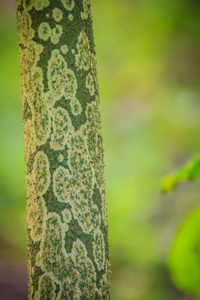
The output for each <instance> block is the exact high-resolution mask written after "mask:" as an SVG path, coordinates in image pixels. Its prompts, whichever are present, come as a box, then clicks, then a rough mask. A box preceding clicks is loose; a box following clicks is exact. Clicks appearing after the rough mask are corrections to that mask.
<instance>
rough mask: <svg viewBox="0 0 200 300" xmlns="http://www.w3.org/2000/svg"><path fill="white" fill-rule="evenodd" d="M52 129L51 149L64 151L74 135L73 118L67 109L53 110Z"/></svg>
mask: <svg viewBox="0 0 200 300" xmlns="http://www.w3.org/2000/svg"><path fill="white" fill-rule="evenodd" d="M51 114H52V128H53V132H52V134H51V142H50V147H51V148H52V149H54V150H56V151H57V150H63V149H65V145H66V144H67V143H69V139H70V136H71V135H72V134H73V128H72V124H71V118H70V116H69V114H68V112H67V110H66V109H64V108H61V107H58V108H53V109H52V110H51Z"/></svg>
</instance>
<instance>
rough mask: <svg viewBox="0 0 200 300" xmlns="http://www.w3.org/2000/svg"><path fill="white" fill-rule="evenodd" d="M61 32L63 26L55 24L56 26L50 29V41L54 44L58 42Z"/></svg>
mask: <svg viewBox="0 0 200 300" xmlns="http://www.w3.org/2000/svg"><path fill="white" fill-rule="evenodd" d="M62 33H63V28H62V26H61V25H58V24H57V25H56V27H54V28H53V29H52V30H51V37H50V38H51V42H52V43H53V44H54V45H55V44H57V43H58V42H59V40H60V37H61V35H62Z"/></svg>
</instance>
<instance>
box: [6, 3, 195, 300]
mask: <svg viewBox="0 0 200 300" xmlns="http://www.w3.org/2000/svg"><path fill="white" fill-rule="evenodd" d="M14 2H15V1H11V0H10V1H8V0H4V1H3V0H1V1H0V299H2V300H18V299H19V300H22V299H27V271H26V264H27V261H26V248H27V239H26V216H25V167H24V148H23V130H22V110H21V90H20V70H19V55H18V40H17V30H16V21H15V3H14ZM91 4H92V12H93V22H94V23H93V25H94V35H95V42H96V50H97V61H98V71H99V74H98V75H99V84H100V99H101V107H102V121H103V138H104V148H105V149H106V152H105V163H106V168H105V176H106V187H107V202H108V219H109V240H110V256H111V263H112V273H113V274H112V300H169V299H170V300H180V299H186V298H185V296H184V295H183V293H182V292H180V291H179V290H178V289H177V288H176V287H175V286H174V285H173V282H172V280H171V277H170V273H169V271H168V268H167V260H168V253H169V249H170V246H171V244H172V241H173V237H174V236H175V234H176V232H177V229H178V227H179V226H180V224H181V223H182V222H183V220H184V219H185V218H186V217H187V215H188V214H189V213H190V212H192V211H193V210H194V209H196V208H197V207H198V205H199V198H200V190H199V183H200V180H196V181H194V182H192V183H189V184H183V185H181V186H179V188H178V189H177V190H176V192H175V193H174V194H171V195H163V194H162V193H161V184H160V182H161V178H162V177H163V176H164V175H166V174H168V173H169V172H171V171H173V170H174V169H176V168H177V167H179V166H181V165H182V164H183V163H184V162H185V161H186V160H188V158H191V157H193V156H195V155H197V154H199V149H200V117H199V116H200V99H199V96H200V1H198V0H159V1H158V0H101V1H100V0H96V1H95V0H91Z"/></svg>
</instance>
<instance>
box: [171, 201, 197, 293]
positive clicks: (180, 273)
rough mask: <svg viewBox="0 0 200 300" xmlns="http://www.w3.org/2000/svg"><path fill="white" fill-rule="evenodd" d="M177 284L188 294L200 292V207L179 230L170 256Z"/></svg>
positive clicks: (172, 273)
mask: <svg viewBox="0 0 200 300" xmlns="http://www.w3.org/2000/svg"><path fill="white" fill-rule="evenodd" d="M169 268H170V271H171V276H172V278H173V280H174V282H175V284H176V285H177V286H178V287H179V288H180V289H182V290H183V291H185V292H186V293H188V294H191V295H195V294H197V293H198V292H199V291H200V207H199V208H198V209H197V210H196V211H195V212H193V213H192V214H191V215H190V216H189V217H188V218H187V220H186V221H185V222H184V223H183V224H182V226H181V228H180V229H179V231H178V233H177V235H176V237H175V240H174V242H173V246H172V248H171V251H170V255H169Z"/></svg>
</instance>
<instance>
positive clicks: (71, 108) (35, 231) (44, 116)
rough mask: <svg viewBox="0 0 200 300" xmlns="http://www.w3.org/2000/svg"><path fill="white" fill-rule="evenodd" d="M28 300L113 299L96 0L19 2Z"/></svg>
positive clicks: (35, 0) (25, 0) (18, 23)
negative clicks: (93, 7) (95, 38)
mask: <svg viewBox="0 0 200 300" xmlns="http://www.w3.org/2000/svg"><path fill="white" fill-rule="evenodd" d="M17 25H18V33H19V46H20V63H21V85H22V98H23V123H24V140H25V162H26V184H27V223H28V260H29V299H42V300H44V299H49V300H50V299H52V300H53V299H57V300H58V299H109V298H110V264H109V251H108V230H107V215H106V201H105V185H104V174H103V146H102V133H101V119H100V109H99V92H98V83H97V75H96V59H95V49H94V41H93V32H92V20H91V12H90V3H89V1H88V0H71V1H70V0H60V1H59V0H54V1H49V0H21V1H17Z"/></svg>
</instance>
